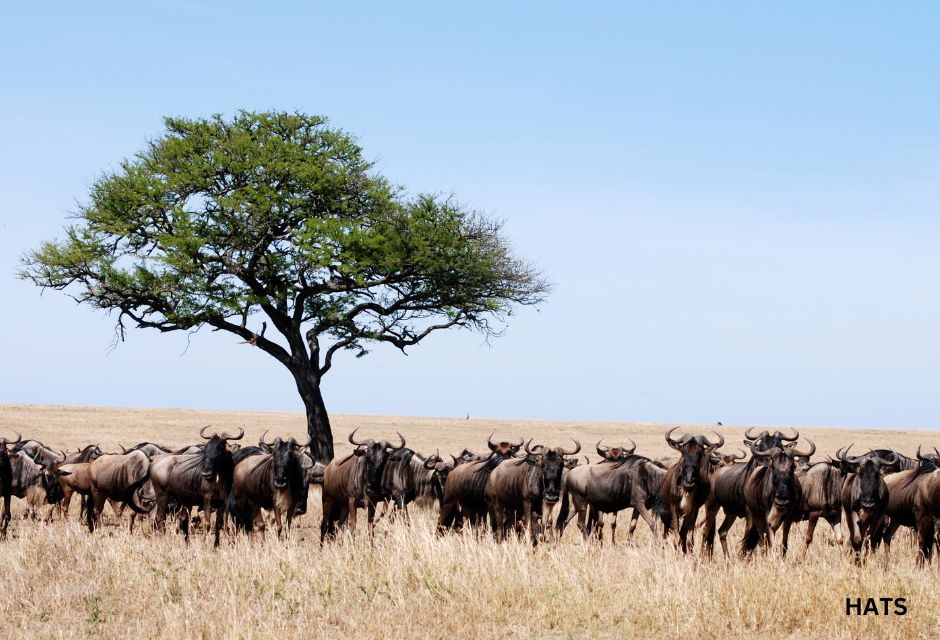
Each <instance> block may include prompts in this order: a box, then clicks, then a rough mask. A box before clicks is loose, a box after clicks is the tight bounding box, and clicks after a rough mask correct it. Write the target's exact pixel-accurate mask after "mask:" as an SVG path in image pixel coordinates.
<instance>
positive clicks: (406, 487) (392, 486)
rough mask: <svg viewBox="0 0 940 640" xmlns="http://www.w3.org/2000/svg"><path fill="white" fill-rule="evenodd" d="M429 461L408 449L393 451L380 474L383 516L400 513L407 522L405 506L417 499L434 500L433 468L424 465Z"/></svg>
mask: <svg viewBox="0 0 940 640" xmlns="http://www.w3.org/2000/svg"><path fill="white" fill-rule="evenodd" d="M428 460H429V459H428V458H425V457H424V456H422V455H420V454H418V453H416V452H414V451H412V450H411V449H408V448H401V449H396V450H395V451H393V452H391V453H390V454H389V455H388V459H387V460H386V462H385V468H384V469H383V470H382V481H381V486H382V492H381V496H380V500H381V503H382V505H383V508H384V510H383V512H382V516H384V515H385V514H387V513H392V512H393V511H396V510H400V511H402V512H403V513H404V514H405V520H406V521H410V517H409V515H408V505H409V504H410V503H411V502H413V501H414V500H415V499H417V498H418V496H419V495H423V496H425V497H427V498H429V499H430V500H433V499H434V493H433V488H432V480H433V477H434V469H433V464H430V465H427V464H426V463H428ZM437 460H440V457H438V458H437Z"/></svg>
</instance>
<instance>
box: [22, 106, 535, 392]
mask: <svg viewBox="0 0 940 640" xmlns="http://www.w3.org/2000/svg"><path fill="white" fill-rule="evenodd" d="M165 127H166V130H165V132H164V134H163V135H162V136H161V137H159V138H157V139H155V140H152V141H150V142H149V143H148V144H147V145H146V146H145V148H144V149H143V150H142V151H141V152H139V153H138V154H137V155H136V156H135V157H134V158H132V159H129V160H126V161H124V162H123V163H122V164H121V166H120V169H119V170H117V171H115V172H114V173H110V174H106V175H104V176H102V177H101V178H100V179H99V180H98V181H97V182H96V183H95V184H94V185H93V187H92V188H91V191H90V193H89V197H88V202H87V203H86V204H85V205H84V206H83V208H82V210H81V211H80V214H79V216H78V220H77V222H76V224H75V225H74V226H72V227H69V228H67V229H66V230H65V234H64V237H63V239H61V240H58V241H53V242H46V243H43V244H42V245H40V247H39V248H38V249H36V250H35V251H33V252H30V253H29V254H27V255H26V256H25V257H24V259H23V265H22V271H21V273H20V275H21V277H23V278H27V279H30V280H32V281H33V282H35V283H36V284H37V285H39V286H42V287H49V288H53V289H68V290H69V291H70V292H71V294H72V295H73V297H75V298H76V299H77V300H79V301H80V302H85V303H88V304H90V305H92V306H94V307H97V308H103V309H109V310H115V311H117V312H118V314H119V315H118V322H119V324H120V323H122V322H123V321H124V320H125V319H127V318H129V319H131V320H132V321H133V322H134V323H136V324H137V326H141V327H151V328H157V329H160V330H162V331H172V330H177V329H188V328H193V327H198V326H200V325H202V324H210V325H212V326H213V327H215V328H217V329H225V330H228V331H232V332H233V333H236V334H238V335H240V336H242V337H246V336H251V335H252V334H251V332H249V331H248V330H247V329H246V327H245V322H246V320H247V318H248V317H249V316H251V315H253V314H255V313H264V314H266V315H267V316H268V317H269V318H270V319H271V320H272V322H273V325H274V326H275V327H276V328H277V330H278V332H279V334H280V342H278V338H275V339H268V338H260V339H259V340H257V344H258V346H260V347H262V348H263V349H264V350H266V351H267V352H268V353H270V354H271V355H274V356H275V357H277V358H278V359H279V360H281V361H282V362H284V363H285V364H286V363H287V362H288V361H291V362H294V361H296V360H297V357H298V356H299V355H301V352H303V353H302V355H304V356H309V357H310V358H312V359H313V360H315V361H314V362H312V365H313V366H314V367H316V369H317V372H318V374H319V375H322V373H325V372H326V370H328V369H329V367H330V365H331V359H332V355H333V354H334V353H335V352H336V351H337V350H340V349H351V350H353V351H354V352H355V353H356V354H357V356H362V355H364V354H365V353H367V351H366V350H365V348H364V347H363V343H368V342H375V341H384V342H389V343H391V344H393V345H395V346H397V347H398V348H400V349H404V348H405V347H407V346H409V345H411V344H416V343H417V342H419V341H420V340H421V339H423V337H425V336H426V335H428V334H429V333H430V332H432V331H435V330H437V329H439V328H444V327H449V326H466V327H472V328H475V329H478V330H481V331H483V332H485V333H489V334H494V333H497V332H498V330H499V329H498V326H497V325H494V324H493V323H492V321H493V320H500V321H501V320H503V319H505V317H506V316H507V315H508V314H509V313H510V312H511V309H512V307H513V305H516V304H535V303H537V302H539V301H541V300H542V299H543V298H544V296H545V295H546V293H547V292H548V289H549V286H548V284H547V283H546V282H545V281H544V280H543V279H542V278H541V276H540V275H539V274H538V273H537V272H536V271H535V270H534V269H532V268H531V267H530V266H528V265H526V264H525V263H524V262H522V261H521V260H519V259H517V258H515V257H513V255H512V253H511V251H510V248H509V247H508V245H507V244H506V242H505V239H504V238H503V237H502V233H501V226H500V224H499V223H498V222H494V221H492V220H489V219H487V218H486V217H484V216H482V215H480V214H478V213H476V212H474V211H471V210H468V209H465V208H464V207H462V206H461V205H460V204H459V203H457V202H455V201H454V200H452V199H450V198H441V197H438V196H431V195H421V196H418V197H415V198H408V197H407V196H406V195H405V194H404V193H403V192H402V191H401V190H398V189H394V188H392V187H391V186H390V185H389V183H388V181H387V180H386V179H385V178H384V177H382V176H381V175H379V174H378V173H377V172H375V171H374V167H373V164H372V163H371V162H369V161H367V160H365V159H364V158H363V156H362V150H361V149H360V148H359V146H358V145H357V144H356V142H355V140H354V139H353V138H352V137H351V136H350V135H349V134H347V133H345V132H343V131H341V130H337V129H332V128H330V127H329V126H328V122H327V120H326V119H325V118H322V117H319V116H308V115H305V114H299V113H284V112H270V113H253V112H247V111H243V112H240V113H238V114H237V115H235V116H234V117H232V118H229V119H226V118H224V117H222V116H220V115H215V116H212V117H210V118H198V119H189V118H182V117H171V118H166V119H165ZM121 326H123V325H121ZM308 333H310V335H312V336H314V337H316V336H325V337H326V338H327V339H328V340H329V341H331V343H332V344H331V345H330V348H329V349H327V350H326V352H325V353H324V354H323V360H322V361H320V360H319V359H320V352H319V350H318V349H317V350H311V351H310V352H309V353H308V352H307V351H306V348H307V347H306V346H305V341H304V339H303V338H302V336H305V335H307V334H308ZM253 344H254V343H253ZM292 366H293V365H292Z"/></svg>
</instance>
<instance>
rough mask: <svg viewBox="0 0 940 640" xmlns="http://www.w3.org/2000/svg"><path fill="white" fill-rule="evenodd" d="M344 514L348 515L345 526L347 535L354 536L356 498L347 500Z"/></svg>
mask: <svg viewBox="0 0 940 640" xmlns="http://www.w3.org/2000/svg"><path fill="white" fill-rule="evenodd" d="M346 513H348V514H349V516H348V520H347V526H348V527H349V535H351V536H354V535H356V498H350V499H349V506H348V507H347V511H346Z"/></svg>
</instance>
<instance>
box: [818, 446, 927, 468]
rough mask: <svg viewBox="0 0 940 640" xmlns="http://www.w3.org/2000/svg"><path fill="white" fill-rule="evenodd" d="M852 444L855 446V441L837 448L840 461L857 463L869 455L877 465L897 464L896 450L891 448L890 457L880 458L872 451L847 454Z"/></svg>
mask: <svg viewBox="0 0 940 640" xmlns="http://www.w3.org/2000/svg"><path fill="white" fill-rule="evenodd" d="M854 446H855V443H854V442H853V443H852V444H850V445H849V446H847V447H845V448H844V449H839V450H838V451H837V452H836V455H837V456H838V457H839V460H841V461H842V462H846V463H848V464H859V463H860V462H862V461H863V460H864V459H865V458H869V457H870V458H871V459H872V460H874V461H875V462H877V463H878V465H880V466H886V467H887V466H891V465H893V464H897V462H898V460H899V458H898V454H897V452H896V451H895V450H894V449H891V457H890V458H882V457H881V456H879V455H878V454H877V453H875V452H874V451H869V452H868V453H866V454H865V455H861V456H849V449H851V448H852V447H854ZM918 451H919V450H918Z"/></svg>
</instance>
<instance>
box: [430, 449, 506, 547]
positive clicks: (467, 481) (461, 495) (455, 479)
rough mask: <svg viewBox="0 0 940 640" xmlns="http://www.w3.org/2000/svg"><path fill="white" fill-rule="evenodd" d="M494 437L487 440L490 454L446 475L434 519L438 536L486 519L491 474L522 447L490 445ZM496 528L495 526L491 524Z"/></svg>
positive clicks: (455, 468) (458, 466) (460, 466)
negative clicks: (466, 523) (436, 515)
mask: <svg viewBox="0 0 940 640" xmlns="http://www.w3.org/2000/svg"><path fill="white" fill-rule="evenodd" d="M492 436H493V434H492V433H491V434H490V436H489V437H488V438H487V439H486V444H487V446H488V447H489V448H490V455H489V456H487V457H486V458H483V459H482V460H471V461H469V462H465V463H463V464H460V465H456V466H455V467H454V469H453V470H452V471H451V472H450V473H449V474H448V476H447V484H446V485H445V486H444V499H443V502H442V504H441V513H440V515H439V516H438V519H437V530H438V533H444V532H445V531H447V530H448V529H458V530H459V529H460V528H461V527H462V526H463V522H464V521H465V520H466V521H468V522H469V523H470V524H471V525H473V526H481V525H483V524H484V521H485V519H486V516H487V511H488V506H487V503H486V484H487V480H489V477H490V473H492V472H493V470H494V469H496V468H497V467H498V466H499V465H500V463H502V462H503V461H504V460H509V459H510V458H514V457H515V456H516V454H517V453H518V452H519V449H520V448H521V447H522V445H523V442H524V441H523V440H522V439H520V440H519V442H518V443H517V444H512V443H510V442H500V443H499V444H497V443H495V442H493V440H492ZM491 524H493V526H494V527H495V523H491Z"/></svg>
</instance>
